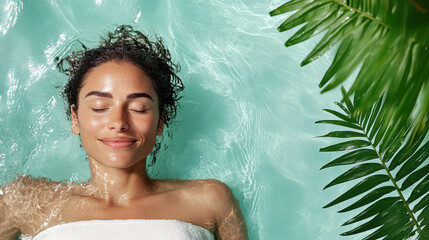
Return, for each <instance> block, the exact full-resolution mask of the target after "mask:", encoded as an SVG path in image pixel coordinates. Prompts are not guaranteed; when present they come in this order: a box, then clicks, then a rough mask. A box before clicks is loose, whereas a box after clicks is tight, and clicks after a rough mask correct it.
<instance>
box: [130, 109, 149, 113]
mask: <svg viewBox="0 0 429 240" xmlns="http://www.w3.org/2000/svg"><path fill="white" fill-rule="evenodd" d="M131 111H134V112H136V113H145V112H146V111H147V109H143V110H136V109H131Z"/></svg>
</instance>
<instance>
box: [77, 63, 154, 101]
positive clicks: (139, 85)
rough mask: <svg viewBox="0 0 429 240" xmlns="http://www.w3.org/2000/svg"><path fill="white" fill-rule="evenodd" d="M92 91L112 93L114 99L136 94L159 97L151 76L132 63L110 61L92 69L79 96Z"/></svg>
mask: <svg viewBox="0 0 429 240" xmlns="http://www.w3.org/2000/svg"><path fill="white" fill-rule="evenodd" d="M91 91H103V92H110V93H112V95H113V96H114V97H115V96H118V97H120V96H121V95H127V94H130V93H134V92H144V93H148V94H150V95H151V96H152V97H153V98H156V97H157V96H156V92H155V89H154V87H153V83H152V80H151V79H150V78H149V76H148V75H147V74H146V73H145V72H144V71H143V70H142V69H141V68H139V67H138V66H136V65H135V64H133V63H130V62H116V61H110V62H106V63H103V64H101V65H98V66H96V67H94V68H92V69H91V70H90V71H89V72H88V73H87V74H86V76H85V78H84V80H83V83H82V88H81V90H80V92H79V96H82V95H83V94H87V93H88V92H91Z"/></svg>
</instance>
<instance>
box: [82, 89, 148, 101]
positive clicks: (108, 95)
mask: <svg viewBox="0 0 429 240" xmlns="http://www.w3.org/2000/svg"><path fill="white" fill-rule="evenodd" d="M89 96H98V97H105V98H113V95H112V94H111V93H109V92H102V91H91V92H89V93H88V94H86V96H85V98H87V97H89ZM141 97H145V98H149V99H150V100H152V101H153V98H152V97H151V96H150V95H149V94H147V93H131V94H129V95H128V96H127V99H134V98H141Z"/></svg>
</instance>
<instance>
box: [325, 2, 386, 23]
mask: <svg viewBox="0 0 429 240" xmlns="http://www.w3.org/2000/svg"><path fill="white" fill-rule="evenodd" d="M332 1H333V2H334V3H336V4H338V5H340V6H342V7H344V8H347V9H349V10H351V11H354V12H356V13H358V14H359V15H361V16H363V17H366V18H368V19H371V20H372V21H375V22H377V23H378V24H380V25H382V26H384V27H386V28H388V29H391V28H390V27H389V26H387V25H386V24H385V23H384V22H382V21H380V20H378V19H377V18H374V17H373V16H371V15H368V14H366V13H364V12H362V11H360V10H359V9H356V8H353V7H350V6H349V5H347V4H345V3H344V2H341V1H340V0H332Z"/></svg>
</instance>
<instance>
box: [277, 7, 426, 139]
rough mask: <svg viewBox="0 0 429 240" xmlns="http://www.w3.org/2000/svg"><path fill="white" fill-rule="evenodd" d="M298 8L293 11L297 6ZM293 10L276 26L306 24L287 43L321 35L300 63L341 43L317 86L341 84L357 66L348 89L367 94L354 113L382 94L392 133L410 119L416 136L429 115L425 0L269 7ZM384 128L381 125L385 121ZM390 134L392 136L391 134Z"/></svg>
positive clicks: (363, 109)
mask: <svg viewBox="0 0 429 240" xmlns="http://www.w3.org/2000/svg"><path fill="white" fill-rule="evenodd" d="M295 10H296V11H295ZM291 11H295V12H294V13H293V14H292V15H291V16H289V17H288V18H287V19H286V20H285V21H284V22H283V23H282V24H281V25H280V26H279V27H278V30H279V31H286V30H289V29H291V28H294V27H297V26H299V25H301V24H304V25H303V26H302V27H301V28H300V29H299V30H298V31H297V32H296V33H295V34H294V35H293V36H292V37H291V38H290V39H289V40H287V42H286V44H285V45H286V46H291V45H294V44H297V43H300V42H303V41H305V40H307V39H309V38H311V37H313V36H315V35H317V34H319V33H322V32H325V35H324V36H323V38H322V39H321V40H320V42H319V43H318V44H317V45H316V46H315V47H314V49H313V50H312V51H311V52H310V53H309V54H308V56H307V57H306V58H305V59H304V60H303V61H302V63H301V65H306V64H308V63H310V62H312V61H314V60H315V59H317V58H318V57H320V56H321V55H323V54H324V53H326V52H327V51H328V50H329V49H331V48H332V47H333V46H335V45H336V44H339V46H338V49H337V51H336V55H335V58H334V60H333V62H332V64H331V66H330V67H329V68H328V70H327V71H326V73H325V75H324V77H323V78H322V80H321V82H320V84H319V86H320V87H321V88H322V92H326V91H329V90H331V89H333V88H335V87H337V86H339V85H340V84H342V83H343V82H344V81H345V80H346V79H347V78H348V77H349V76H350V75H351V74H352V73H353V72H354V71H355V70H356V69H360V70H359V73H358V75H357V77H356V79H355V80H354V82H353V84H352V86H351V88H350V89H349V92H348V95H352V94H353V93H356V95H365V96H366V97H365V98H363V99H361V101H358V102H356V106H355V107H356V108H357V111H355V112H356V113H359V112H362V111H365V112H367V110H368V108H371V107H372V105H373V102H375V101H376V100H377V99H380V97H381V96H382V95H383V96H385V97H384V99H385V100H384V109H385V110H384V113H383V114H384V122H387V123H390V122H396V123H397V124H396V126H391V128H390V129H391V131H388V132H387V133H386V134H392V133H393V132H395V131H397V128H401V126H403V125H404V124H407V122H410V121H411V123H412V124H411V130H410V131H411V133H412V134H413V135H414V136H415V138H413V141H414V140H416V139H417V138H418V137H419V135H420V134H421V131H422V129H424V128H425V127H426V126H425V125H424V124H426V121H427V120H426V119H427V118H428V117H429V3H428V2H427V1H425V0H291V1H289V2H287V3H285V4H283V5H281V6H280V7H278V8H277V9H275V10H273V11H271V12H270V14H271V15H272V16H275V15H279V14H283V13H287V12H291ZM384 128H385V126H384ZM390 137H393V135H391V136H390Z"/></svg>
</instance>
